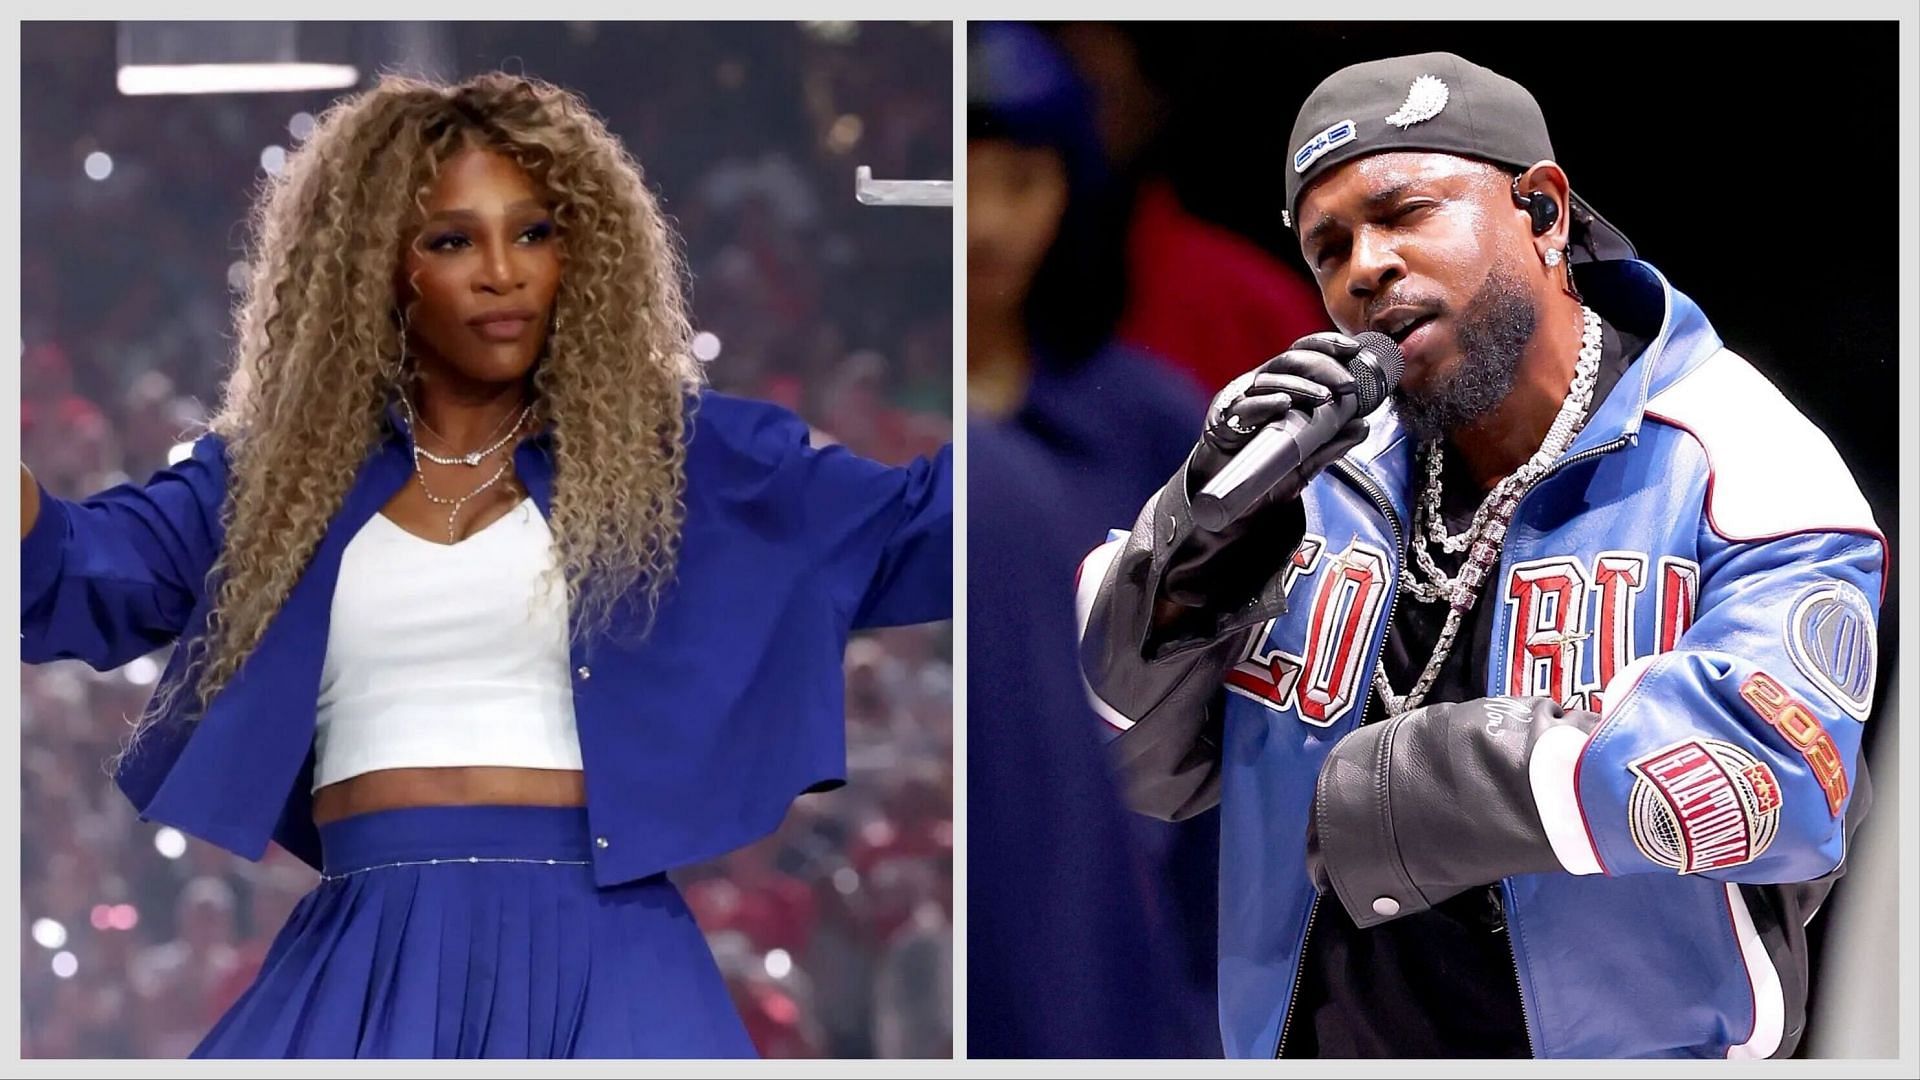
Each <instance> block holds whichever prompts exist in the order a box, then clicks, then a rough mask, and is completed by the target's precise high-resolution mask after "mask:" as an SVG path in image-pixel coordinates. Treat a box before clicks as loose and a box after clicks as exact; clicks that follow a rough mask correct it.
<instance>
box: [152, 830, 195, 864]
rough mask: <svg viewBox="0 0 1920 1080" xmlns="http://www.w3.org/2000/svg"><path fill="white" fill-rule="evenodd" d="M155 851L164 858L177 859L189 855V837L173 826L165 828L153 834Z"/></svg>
mask: <svg viewBox="0 0 1920 1080" xmlns="http://www.w3.org/2000/svg"><path fill="white" fill-rule="evenodd" d="M153 849H154V850H155V851H158V852H159V853H160V854H161V856H162V857H164V858H168V859H177V858H179V857H180V856H182V855H185V854H186V853H187V837H186V834H185V833H182V832H181V831H180V830H179V829H176V828H174V827H173V826H171V825H167V826H163V827H161V829H160V830H159V831H158V832H155V833H154V834H153Z"/></svg>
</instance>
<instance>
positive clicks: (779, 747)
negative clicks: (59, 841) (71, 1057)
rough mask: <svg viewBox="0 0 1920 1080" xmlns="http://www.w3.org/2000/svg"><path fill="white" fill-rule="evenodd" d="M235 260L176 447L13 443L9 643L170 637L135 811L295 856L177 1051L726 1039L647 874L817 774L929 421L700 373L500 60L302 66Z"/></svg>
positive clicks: (715, 848) (486, 1049) (588, 177)
mask: <svg viewBox="0 0 1920 1080" xmlns="http://www.w3.org/2000/svg"><path fill="white" fill-rule="evenodd" d="M249 265H250V271H251V272H250V277H249V280H248V286H247V291H246V296H245V299H244V302H243V303H242V304H241V305H240V307H239V310H238V313H237V316H236V323H237V337H238V348H237V350H236V357H235V361H234V367H233V371H232V374H231V376H230V378H229V380H228V382H227V386H226V391H225V401H224V403H223V406H222V408H221V409H220V410H219V413H218V415H217V416H216V417H215V418H214V420H213V422H212V424H211V430H210V431H209V432H208V433H207V434H205V435H204V436H203V437H201V438H200V439H199V440H198V441H197V442H196V443H195V444H194V446H193V452H192V454H191V456H189V457H186V458H184V459H183V460H181V461H179V462H177V463H176V464H175V465H173V466H172V467H170V468H168V469H166V470H164V471H162V472H160V473H158V474H156V475H155V476H154V477H153V478H152V479H151V480H149V481H148V482H147V483H146V484H144V485H131V484H128V485H122V486H120V487H116V488H114V489H112V490H109V491H106V492H103V493H101V494H98V495H96V496H94V497H92V498H89V499H85V500H75V501H68V500H62V499H58V498H55V497H54V496H52V495H50V494H48V493H47V492H46V491H44V490H43V489H41V488H40V487H39V486H38V485H37V484H36V483H35V482H34V480H33V478H32V476H31V474H30V473H28V472H27V471H26V468H25V466H24V465H23V466H22V469H21V483H22V491H21V503H22V505H21V509H22V541H21V585H22V588H21V594H22V596H21V629H22V640H21V651H22V654H23V657H24V658H25V659H27V660H29V661H34V662H38V661H45V660H52V659H59V658H69V657H71V658H79V659H82V660H85V661H86V662H88V663H90V664H92V665H93V666H95V667H96V668H100V669H103V670H104V669H108V668H112V667H117V666H119V665H121V664H124V663H126V662H128V661H129V660H131V659H133V658H135V657H138V656H140V655H142V654H144V653H146V652H148V651H150V650H152V649H155V648H158V647H161V646H165V645H168V644H174V643H176V642H177V645H178V647H176V648H175V649H174V651H173V655H172V659H171V660H170V661H169V664H168V667H167V670H166V674H165V676H164V677H163V679H162V681H161V687H160V690H159V691H158V692H157V693H156V694H155V697H154V699H153V701H152V703H151V704H150V706H149V707H148V709H147V711H146V715H145V716H143V717H142V719H141V722H140V724H139V725H138V728H137V730H136V731H135V732H134V734H133V737H132V738H131V739H130V740H129V742H128V745H127V748H126V749H125V751H124V752H123V753H122V754H121V756H120V758H119V760H118V762H117V763H116V779H117V781H118V783H119V785H120V787H121V788H122V790H123V791H125V792H126V794H127V796H128V797H129V798H130V799H131V800H132V801H133V803H134V805H135V807H136V808H137V809H138V811H139V813H140V816H141V818H142V819H143V820H148V821H156V822H164V823H166V824H169V825H173V826H175V827H177V828H179V829H181V830H182V831H184V832H186V833H188V834H189V835H192V836H196V837H199V838H201V839H204V840H207V841H209V842H212V843H215V844H218V845H220V846H222V847H225V848H227V849H229V850H231V851H234V852H236V853H238V854H241V855H244V856H247V857H249V858H254V859H258V858H260V857H261V856H262V855H264V853H265V851H266V848H267V845H268V843H269V842H270V841H271V842H277V843H279V844H280V845H282V846H283V847H285V848H287V849H288V850H289V851H291V852H293V853H294V854H295V855H297V856H299V857H300V858H302V859H304V860H305V861H307V862H308V863H309V864H311V865H312V866H314V867H315V868H316V869H317V870H319V871H320V872H321V880H320V883H319V884H318V885H317V886H316V887H315V889H314V890H313V891H312V892H311V893H309V894H308V895H307V896H306V897H305V898H303V899H302V900H301V902H300V904H299V905H298V907H297V908H296V909H295V911H294V913H293V915H292V917H291V918H290V920H289V921H288V923H287V925H286V926H285V928H283V929H282V931H281V932H280V934H279V936H278V937H277V938H276V939H275V941H274V944H273V946H272V949H271V951H270V952H269V954H268V956H267V958H266V960H265V963H264V964H263V966H262V969H261V971H260V973H259V976H258V977H257V979H256V981H255V982H254V984H253V985H252V986H251V987H250V988H249V989H248V991H247V992H246V993H245V994H244V995H243V996H242V997H241V998H240V1000H239V1001H238V1002H237V1003H236V1004H235V1005H234V1006H233V1008H232V1009H231V1010H229V1012H228V1013H227V1014H226V1015H225V1016H224V1017H223V1018H222V1019H221V1020H220V1021H219V1022H218V1024H217V1025H216V1026H215V1027H214V1029H213V1031H212V1032H211V1033H210V1034H209V1035H208V1036H207V1037H206V1039H205V1040H204V1041H203V1042H202V1043H201V1045H200V1047H199V1048H198V1050H197V1051H196V1054H198V1055H206V1056H247V1057H279V1056H325V1057H352V1056H409V1057H422V1056H474V1055H484V1056H535V1057H543V1056H620V1057H638V1056H673V1057H714V1056H733V1055H742V1054H751V1053H752V1046H751V1044H750V1043H749V1042H748V1040H747V1037H746V1035H745V1031H744V1028H743V1026H742V1024H741V1022H740V1020H739V1018H738V1016H737V1014H736V1013H735V1011H734V1009H733V1007H732V1005H731V1003H730V1001H729V999H728V995H727V992H726V989H725V986H724V983H723V981H722V980H721V977H720V974H719V972H718V970H717V968H716V966H715V964H714V962H713V958H712V956H711V954H710V953H709V952H708V951H707V949H706V946H705V943H704V941H703V939H702V938H701V936H700V932H699V930H698V928H697V927H696V926H695V925H694V923H693V920H692V918H691V916H690V915H689V913H688V911H687V908H686V906H685V905H684V904H683V903H682V902H681V899H680V896H679V894H678V893H677V892H676V891H675V889H674V887H673V886H672V884H671V883H670V882H669V881H668V880H667V878H666V876H665V872H666V871H667V870H669V869H671V868H673V867H676V866H682V865H685V864H688V863H692V862H697V861H700V860H703V859H708V858H711V857H713V856H716V855H718V854H721V853H723V852H725V851H728V850H731V849H732V848H735V847H738V846H740V845H742V844H744V843H747V842H748V841H751V840H753V839H756V838H757V837H759V836H761V835H763V834H765V833H766V832H768V831H770V830H772V829H773V828H774V827H776V826H777V825H778V824H779V822H780V820H781V818H782V817H783V816H784V814H785V812H786V808H787V805H788V804H789V803H790V802H791V800H792V799H793V798H794V797H795V796H796V795H798V794H800V793H802V792H804V791H809V790H817V789H820V788H823V787H830V786H836V785H838V784H839V783H840V782H841V777H842V775H843V774H844V771H845V742H844V730H843V724H844V718H843V715H842V702H841V694H842V687H843V682H842V676H841V671H840V661H841V653H842V650H843V648H844V645H845V642H846V638H847V635H848V633H849V632H850V631H851V630H854V629H859V628H861V627H865V626H876V625H889V624H898V623H906V622H919V621H926V620H931V619H940V618H945V617H947V616H948V614H949V612H950V609H951V604H952V591H951V561H950V560H951V536H952V522H951V514H952V510H951V503H952V497H951V490H952V489H951V453H950V450H943V451H942V452H941V453H940V454H939V455H937V456H936V457H934V458H932V459H926V460H921V461H917V462H915V463H913V464H912V465H911V466H908V467H905V468H890V467H886V466H882V465H879V464H876V463H874V462H870V461H865V460H862V459H860V458H858V457H855V456H853V455H851V454H849V453H846V452H845V451H842V450H838V449H825V450H815V449H814V448H812V447H811V446H810V445H809V444H808V431H807V428H806V426H805V425H804V424H803V423H802V422H801V421H799V420H798V418H796V417H794V416H793V415H792V414H790V413H787V412H785V411H784V410H781V409H778V408H776V407H774V406H771V405H765V404H761V403H757V402H750V401H745V400H741V399H736V398H729V397H726V396H723V395H719V394H715V393H712V392H710V391H707V390H705V389H704V388H703V387H702V385H701V374H700V370H699V367H698V365H697V364H696V363H694V361H693V360H692V358H691V350H690V347H689V336H690V333H689V324H688V318H687V312H686V299H685V295H684V288H683V281H682V269H681V263H680V259H679V255H678V252H677V250H676V243H675V239H674V237H673V235H672V233H671V232H670V230H669V228H668V226H667V223H666V221H665V220H664V218H663V217H662V214H661V212H660V210H659V207H658V206H657V205H656V203H655V201H654V198H653V196H652V194H651V193H650V192H649V191H648V189H647V187H646V185H645V183H644V182H643V180H642V178H641V174H640V170H639V168H638V166H637V165H636V164H635V163H634V161H633V160H632V159H631V158H630V157H629V156H628V155H627V153H626V151H625V150H624V149H622V147H621V145H620V144H619V142H618V141H617V140H616V139H615V138H614V137H613V136H612V135H611V134H609V133H608V131H607V130H606V129H605V127H604V126H602V124H601V123H600V121H599V120H598V119H597V118H596V117H595V116H594V115H593V114H592V113H590V112H589V111H588V109H587V108H586V106H585V105H584V103H583V102H581V101H580V100H579V99H578V98H577V97H575V96H573V95H572V94H570V93H568V92H565V91H562V90H559V89H556V88H554V87H552V86H548V85H546V84H543V83H540V82H537V81H534V80H531V79H524V78H514V77H508V76H505V75H498V74H495V75H487V76H482V77H478V78H474V79H471V80H468V81H466V82H463V83H460V84H458V85H451V86H447V85H437V84H430V83H425V82H419V81H413V80H408V79H401V78H386V79H383V80H382V81H381V82H380V83H379V85H378V86H376V87H375V88H373V89H372V90H370V91H368V92H366V93H363V94H361V95H359V96H357V97H354V98H350V99H347V100H345V101H343V102H342V103H340V104H338V105H337V106H335V107H334V108H333V109H332V110H331V111H329V112H328V113H327V114H326V115H325V116H324V117H323V118H322V119H321V120H320V122H319V124H318V125H317V127H316V128H315V131H314V133H313V135H312V137H311V138H310V139H309V140H308V142H307V143H306V144H305V145H304V146H303V147H302V148H301V149H300V151H299V152H298V153H297V154H295V155H294V156H293V157H292V158H291V159H290V160H289V161H288V163H287V167H286V168H285V170H283V172H282V174H281V175H280V176H279V177H278V178H276V179H275V180H273V181H272V182H270V184H269V186H268V187H267V188H266V189H265V191H264V192H263V193H262V196H261V198H260V199H259V201H258V206H257V210H256V212H255V214H254V218H253V231H252V247H251V250H250V252H249Z"/></svg>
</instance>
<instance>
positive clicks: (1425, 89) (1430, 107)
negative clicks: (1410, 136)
mask: <svg viewBox="0 0 1920 1080" xmlns="http://www.w3.org/2000/svg"><path fill="white" fill-rule="evenodd" d="M1446 107H1447V84H1446V83H1443V82H1441V81H1440V79H1439V78H1438V77H1437V76H1433V75H1422V76H1420V77H1419V78H1417V79H1415V80H1413V85H1412V86H1409V87H1407V100H1405V101H1403V102H1401V103H1400V108H1399V109H1397V110H1395V111H1394V113H1393V114H1392V115H1391V116H1388V117H1387V118H1386V120H1387V123H1389V124H1392V125H1393V126H1395V127H1397V128H1400V129H1402V130H1405V129H1406V128H1410V127H1412V126H1413V125H1415V124H1417V123H1419V122H1421V121H1422V120H1431V119H1433V118H1434V117H1436V116H1439V115H1440V110H1441V109H1444V108H1446Z"/></svg>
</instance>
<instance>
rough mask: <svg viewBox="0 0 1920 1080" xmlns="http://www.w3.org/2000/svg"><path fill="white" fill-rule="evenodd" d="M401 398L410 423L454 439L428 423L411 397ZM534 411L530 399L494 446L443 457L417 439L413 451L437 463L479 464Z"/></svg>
mask: <svg viewBox="0 0 1920 1080" xmlns="http://www.w3.org/2000/svg"><path fill="white" fill-rule="evenodd" d="M400 400H401V401H403V402H405V403H406V406H407V421H408V423H410V424H418V425H420V429H421V430H422V431H425V432H426V433H427V434H429V435H431V436H433V437H434V438H436V439H439V440H440V441H441V442H443V443H450V442H452V441H453V440H451V439H449V438H447V437H446V436H445V435H442V434H440V433H439V432H437V431H435V430H433V427H432V426H431V425H429V424H428V423H427V419H426V417H424V416H421V415H419V414H418V413H416V412H414V411H413V402H412V401H411V400H410V399H408V398H407V397H406V396H405V395H402V396H401V399H400ZM532 411H533V402H531V401H529V402H527V403H526V405H525V406H523V407H522V408H521V409H520V415H519V416H516V417H514V418H513V426H512V427H511V428H509V429H508V430H507V433H506V434H505V435H501V436H500V438H499V440H498V441H496V442H495V443H494V444H493V445H492V446H489V447H487V448H486V449H484V450H473V451H470V452H468V453H465V454H457V455H455V456H453V457H441V456H440V455H439V454H436V453H434V452H433V451H431V450H428V449H427V448H426V447H424V446H421V445H420V440H418V439H415V440H414V442H413V452H414V453H415V454H416V455H418V456H421V457H425V458H426V459H427V460H428V461H431V462H433V463H434V464H435V465H478V464H480V463H481V462H482V461H485V460H486V459H487V458H490V457H492V456H493V453H494V451H496V450H498V449H500V448H501V447H502V446H505V445H506V444H507V440H508V439H511V438H513V436H514V435H515V433H517V432H518V431H519V430H520V425H521V424H523V423H525V422H526V419H527V414H528V413H530V412H532ZM500 422H501V423H503V424H504V423H506V417H502V418H501V420H500ZM499 430H500V429H499V428H498V427H495V428H494V429H493V431H492V432H489V433H488V434H487V437H488V438H493V436H494V434H496V433H498V432H499Z"/></svg>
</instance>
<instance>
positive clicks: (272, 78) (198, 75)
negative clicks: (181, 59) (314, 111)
mask: <svg viewBox="0 0 1920 1080" xmlns="http://www.w3.org/2000/svg"><path fill="white" fill-rule="evenodd" d="M359 81H360V69H359V68H356V67H354V66H353V65H351V64H299V63H288V64H122V65H120V72H119V76H118V85H119V87H120V92H121V93H123V94H126V95H127V96H129V97H134V96H138V95H142V94H259V93H273V92H280V91H289V90H340V89H344V88H346V87H349V86H352V85H353V84H355V83H357V82H359Z"/></svg>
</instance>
